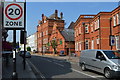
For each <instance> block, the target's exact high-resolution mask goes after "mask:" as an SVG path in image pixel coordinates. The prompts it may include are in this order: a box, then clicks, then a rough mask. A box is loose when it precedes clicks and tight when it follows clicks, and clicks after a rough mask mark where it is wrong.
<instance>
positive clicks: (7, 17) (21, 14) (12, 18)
mask: <svg viewBox="0 0 120 80" xmlns="http://www.w3.org/2000/svg"><path fill="white" fill-rule="evenodd" d="M12 5H16V6H18V7H19V8H20V10H21V14H20V16H19V17H17V18H11V17H9V16H8V15H7V9H8V8H9V7H10V6H12ZM22 14H23V10H22V7H21V6H20V5H18V4H15V3H12V4H9V5H8V6H7V7H6V9H5V15H6V16H7V18H8V19H10V20H18V19H20V18H21V16H22Z"/></svg>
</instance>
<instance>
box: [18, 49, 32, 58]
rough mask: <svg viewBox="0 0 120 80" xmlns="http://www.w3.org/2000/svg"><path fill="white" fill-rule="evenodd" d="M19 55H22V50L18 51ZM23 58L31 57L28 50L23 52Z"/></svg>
mask: <svg viewBox="0 0 120 80" xmlns="http://www.w3.org/2000/svg"><path fill="white" fill-rule="evenodd" d="M19 55H20V56H21V57H24V51H20V52H19ZM25 58H31V54H30V52H28V51H26V53H25Z"/></svg>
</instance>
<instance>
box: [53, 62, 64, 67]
mask: <svg viewBox="0 0 120 80" xmlns="http://www.w3.org/2000/svg"><path fill="white" fill-rule="evenodd" d="M53 63H54V64H57V65H59V66H62V67H64V65H62V64H59V63H56V62H53Z"/></svg>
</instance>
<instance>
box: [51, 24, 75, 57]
mask: <svg viewBox="0 0 120 80" xmlns="http://www.w3.org/2000/svg"><path fill="white" fill-rule="evenodd" d="M72 24H73V23H72ZM72 24H71V25H70V26H69V28H68V29H63V28H62V29H63V30H62V29H60V27H59V26H57V25H56V24H55V25H54V27H53V31H52V34H51V37H50V40H49V42H51V41H52V40H56V42H57V45H58V46H57V48H56V51H57V54H60V52H61V51H63V52H64V54H65V55H69V54H71V53H74V52H75V46H74V42H75V41H74V30H73V29H70V28H71V27H73V26H72ZM59 29H60V30H59ZM53 51H54V50H53V48H52V46H50V52H53ZM69 52H70V53H69Z"/></svg>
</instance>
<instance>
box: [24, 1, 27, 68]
mask: <svg viewBox="0 0 120 80" xmlns="http://www.w3.org/2000/svg"><path fill="white" fill-rule="evenodd" d="M24 13H25V14H24V59H23V62H24V65H23V68H24V70H25V67H26V60H25V53H26V36H27V33H26V0H25V3H24Z"/></svg>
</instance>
